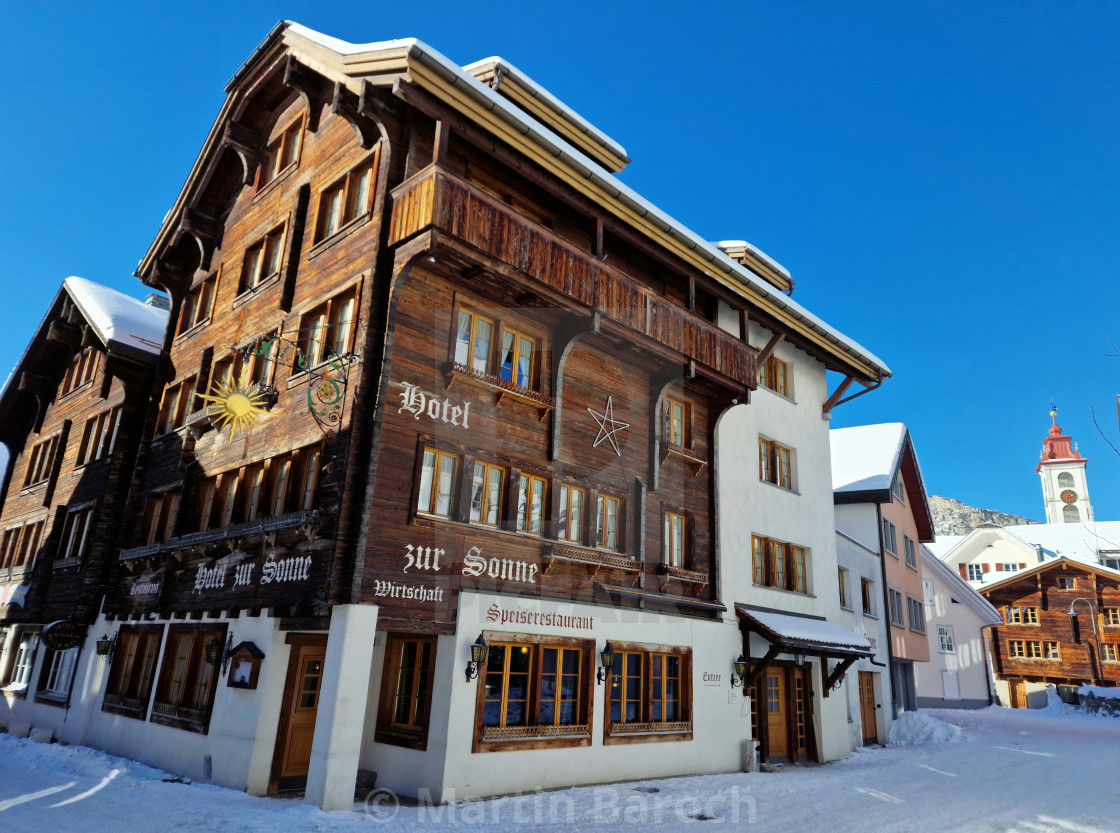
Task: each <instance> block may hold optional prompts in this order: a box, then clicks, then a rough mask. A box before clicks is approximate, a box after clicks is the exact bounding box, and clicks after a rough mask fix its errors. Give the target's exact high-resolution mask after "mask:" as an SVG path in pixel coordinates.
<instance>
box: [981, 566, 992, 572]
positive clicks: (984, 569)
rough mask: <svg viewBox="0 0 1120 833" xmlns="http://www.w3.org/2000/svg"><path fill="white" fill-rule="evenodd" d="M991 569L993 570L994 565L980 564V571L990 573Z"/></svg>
mask: <svg viewBox="0 0 1120 833" xmlns="http://www.w3.org/2000/svg"><path fill="white" fill-rule="evenodd" d="M991 571H992V565H991V564H981V565H980V572H982V573H990V572H991Z"/></svg>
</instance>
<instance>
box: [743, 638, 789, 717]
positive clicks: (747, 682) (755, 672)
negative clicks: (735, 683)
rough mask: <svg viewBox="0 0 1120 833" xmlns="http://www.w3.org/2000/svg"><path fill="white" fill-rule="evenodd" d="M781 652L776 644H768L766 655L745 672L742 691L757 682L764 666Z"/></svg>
mask: <svg viewBox="0 0 1120 833" xmlns="http://www.w3.org/2000/svg"><path fill="white" fill-rule="evenodd" d="M781 652H782V649H781V648H780V647H778V646H777V645H771V646H770V649H769V650H768V651H767V652H766V655H765V656H764V657H763V658H762V659H760V660H759V661H758V663H757V664H756V665H755V666H754V667H753V668H751V669H750V670H749V671H748V672H747V676H746V679H744V681H743V691H748V690H749V689H750V687H751V686H753V685H754V684H755V683H757V682H758V680H759V678H761V677H762V672H763V671H765V670H766V666H768V665H769V664H770V663H772V662H773V661H774V659H775V658H776V657H777V656H778V654H780V653H781ZM759 708H761V705H760V706H759ZM760 714H761V712H760Z"/></svg>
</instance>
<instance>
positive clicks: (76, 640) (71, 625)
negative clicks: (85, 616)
mask: <svg viewBox="0 0 1120 833" xmlns="http://www.w3.org/2000/svg"><path fill="white" fill-rule="evenodd" d="M41 638H42V640H43V644H44V645H46V646H47V647H48V648H50V649H51V650H52V651H68V650H70V649H71V648H77V647H78V646H79V645H81V644H82V642H83V640H85V638H86V626H85V625H80V624H78V623H77V622H75V621H74V620H73V619H59V620H58V621H57V622H51V623H50V624H49V625H46V626H45V627H44V628H43V631H42V634H41Z"/></svg>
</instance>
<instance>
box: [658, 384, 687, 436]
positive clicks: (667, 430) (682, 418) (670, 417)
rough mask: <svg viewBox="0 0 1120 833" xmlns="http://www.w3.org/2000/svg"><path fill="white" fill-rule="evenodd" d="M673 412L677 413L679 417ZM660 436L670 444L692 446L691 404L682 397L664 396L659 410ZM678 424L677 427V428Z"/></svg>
mask: <svg viewBox="0 0 1120 833" xmlns="http://www.w3.org/2000/svg"><path fill="white" fill-rule="evenodd" d="M675 412H678V413H679V419H678V418H677V415H676V413H675ZM661 424H662V431H663V433H662V436H663V437H664V441H665V442H667V443H669V444H670V445H675V446H678V447H680V448H691V447H692V405H691V403H689V402H686V401H685V400H684V399H678V398H676V397H673V396H666V397H665V405H664V407H663V408H662V411H661ZM678 426H679V428H678Z"/></svg>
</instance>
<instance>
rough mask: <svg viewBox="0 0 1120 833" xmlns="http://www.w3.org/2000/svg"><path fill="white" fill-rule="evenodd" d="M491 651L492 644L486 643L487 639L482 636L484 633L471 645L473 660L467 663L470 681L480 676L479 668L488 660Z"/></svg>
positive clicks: (468, 679)
mask: <svg viewBox="0 0 1120 833" xmlns="http://www.w3.org/2000/svg"><path fill="white" fill-rule="evenodd" d="M489 651H490V646H488V645H487V644H486V640H485V639H483V638H482V634H479V635H478V639H476V640H475V641H474V644H473V645H471V661H470V662H468V663H467V682H468V683H469V682H470V681H471V680H473V679H474V678H475V677H477V676H478V669H479V668H480V667H481V666H482V663H484V662H486V656H487V654H488V653H489Z"/></svg>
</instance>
